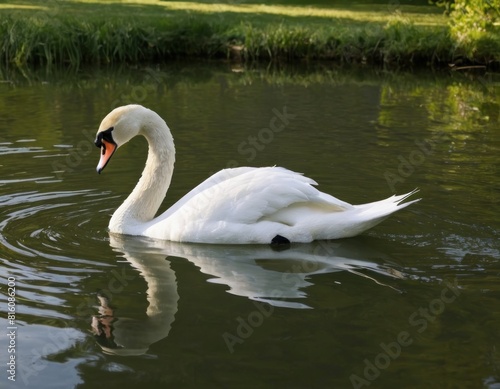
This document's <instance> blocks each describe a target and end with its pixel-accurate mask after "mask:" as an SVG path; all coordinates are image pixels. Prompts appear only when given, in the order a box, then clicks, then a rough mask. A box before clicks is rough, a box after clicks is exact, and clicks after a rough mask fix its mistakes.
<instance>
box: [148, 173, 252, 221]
mask: <svg viewBox="0 0 500 389" xmlns="http://www.w3.org/2000/svg"><path fill="white" fill-rule="evenodd" d="M254 169H257V168H253V167H239V168H234V169H223V170H221V171H219V172H217V173H215V174H213V175H212V176H210V177H209V178H207V179H206V180H205V181H203V182H202V183H201V184H199V185H198V186H196V187H195V188H193V189H192V190H191V191H189V193H187V194H186V195H184V196H183V197H182V198H181V199H179V200H178V201H177V202H176V203H175V204H174V205H172V206H171V207H170V208H169V209H167V210H166V211H165V212H164V213H162V214H161V215H160V216H158V217H157V218H156V220H157V221H161V220H162V219H166V218H167V217H169V216H170V215H172V214H173V213H175V212H176V211H177V210H179V209H180V208H181V207H183V206H184V205H185V204H186V203H188V202H189V201H190V200H191V199H193V198H194V197H196V196H197V195H198V194H200V193H205V194H206V193H209V192H210V188H212V187H214V186H216V185H218V184H220V183H222V182H223V181H226V180H230V179H232V178H234V177H237V176H239V175H242V174H245V173H247V172H249V171H251V170H254ZM201 197H202V198H203V197H206V196H201ZM196 201H200V200H199V199H198V200H196Z"/></svg>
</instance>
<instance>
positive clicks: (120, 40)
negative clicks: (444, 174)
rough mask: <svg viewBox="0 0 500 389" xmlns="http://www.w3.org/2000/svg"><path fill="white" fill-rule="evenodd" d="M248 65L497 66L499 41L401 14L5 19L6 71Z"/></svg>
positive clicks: (0, 23)
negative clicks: (234, 60)
mask: <svg viewBox="0 0 500 389" xmlns="http://www.w3.org/2000/svg"><path fill="white" fill-rule="evenodd" d="M234 47H238V48H239V52H240V53H242V54H243V55H240V56H238V58H240V59H241V60H244V61H255V60H262V59H266V60H269V59H280V60H285V61H295V60H314V59H329V60H338V61H342V62H362V63H381V64H388V65H399V66H400V65H409V64H419V65H422V64H423V65H442V64H446V65H448V64H449V63H450V62H453V61H455V60H456V59H457V58H460V59H461V60H465V61H479V62H482V63H485V62H490V61H496V62H497V63H498V62H500V39H497V40H489V41H487V42H485V43H484V44H483V45H482V46H481V45H480V44H477V42H475V46H474V47H475V49H474V50H473V51H471V50H470V49H469V48H468V47H467V46H465V45H464V44H460V43H457V42H456V41H454V38H453V36H452V34H450V32H449V29H448V27H446V26H444V25H441V26H439V25H438V26H423V25H416V24H414V23H413V22H412V20H411V19H408V18H404V17H402V16H396V17H390V18H389V19H388V21H386V22H385V23H378V22H377V23H365V24H361V23H352V24H349V23H336V22H335V20H332V21H331V23H329V24H325V25H321V26H317V25H313V26H308V25H307V24H304V23H302V24H298V25H290V24H285V23H283V22H279V23H277V24H276V23H265V24H262V23H258V24H256V23H252V22H239V23H236V24H235V23H231V22H230V20H228V19H224V18H221V17H217V16H213V17H205V18H199V17H196V16H189V15H187V16H182V17H176V18H165V17H162V18H139V17H138V18H132V17H120V18H109V17H108V18H106V17H99V16H94V15H85V16H84V17H80V18H78V17H76V16H71V15H69V16H66V15H61V14H59V15H57V16H56V17H54V18H52V19H50V20H49V19H40V20H37V19H35V18H20V17H13V16H10V17H9V16H7V17H3V18H2V19H1V20H0V61H1V62H2V63H3V64H4V65H8V64H16V65H19V66H23V65H53V64H62V65H64V64H70V65H73V66H79V65H80V64H85V63H138V62H146V61H163V60H167V59H171V58H178V57H182V58H185V57H197V58H200V57H201V58H214V57H229V56H230V55H231V53H234V50H233V48H234Z"/></svg>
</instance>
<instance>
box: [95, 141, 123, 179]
mask: <svg viewBox="0 0 500 389" xmlns="http://www.w3.org/2000/svg"><path fill="white" fill-rule="evenodd" d="M117 148H118V146H117V145H116V143H112V142H108V141H107V140H105V139H102V140H101V158H100V159H99V163H98V164H97V169H96V170H97V173H99V174H101V172H102V171H103V170H104V168H105V167H106V165H107V164H108V162H109V160H110V159H111V157H112V156H113V154H114V152H115V150H116V149H117Z"/></svg>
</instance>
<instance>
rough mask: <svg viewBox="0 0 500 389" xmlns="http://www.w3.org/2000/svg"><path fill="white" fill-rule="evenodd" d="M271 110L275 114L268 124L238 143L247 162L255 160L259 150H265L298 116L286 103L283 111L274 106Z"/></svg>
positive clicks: (240, 152) (239, 151)
mask: <svg viewBox="0 0 500 389" xmlns="http://www.w3.org/2000/svg"><path fill="white" fill-rule="evenodd" d="M271 112H272V113H273V114H274V115H273V116H272V117H271V119H270V120H269V124H268V126H267V127H264V128H261V129H260V130H259V132H258V133H257V134H256V135H250V136H248V138H247V139H246V140H244V141H242V142H241V143H240V144H239V145H238V153H239V154H240V155H241V156H244V157H245V160H246V161H247V162H251V161H253V160H254V159H255V157H256V156H257V154H258V153H259V152H261V151H264V150H265V148H266V146H267V145H269V144H270V143H271V142H272V141H274V138H275V136H276V134H278V133H280V132H282V131H284V130H285V128H286V127H287V126H288V125H289V124H290V121H291V120H293V119H295V118H296V117H297V115H296V114H291V113H289V112H288V107H287V106H286V105H285V106H283V108H282V109H281V111H279V110H278V109H277V108H273V109H272V110H271ZM234 162H236V161H234Z"/></svg>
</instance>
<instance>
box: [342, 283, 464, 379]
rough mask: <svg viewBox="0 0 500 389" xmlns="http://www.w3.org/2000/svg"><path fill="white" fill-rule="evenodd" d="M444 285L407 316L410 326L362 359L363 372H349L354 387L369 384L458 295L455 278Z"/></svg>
mask: <svg viewBox="0 0 500 389" xmlns="http://www.w3.org/2000/svg"><path fill="white" fill-rule="evenodd" d="M445 285H446V286H445V288H443V289H442V290H441V294H440V295H439V297H436V298H435V299H434V300H432V301H431V302H429V304H428V306H426V307H420V308H418V309H417V310H416V311H414V312H413V313H412V314H411V315H410V316H409V317H408V325H409V326H410V327H409V328H408V329H407V330H403V331H400V332H399V333H398V334H397V335H396V336H395V337H394V339H393V340H392V341H390V342H388V343H384V342H382V343H380V350H381V351H380V352H379V353H378V354H377V355H376V356H375V357H374V358H373V359H368V358H365V359H364V361H363V363H364V369H363V374H361V375H359V374H351V375H350V377H349V380H350V382H351V385H352V387H353V388H354V389H359V388H362V387H364V386H370V385H371V384H372V382H373V381H375V380H376V379H377V378H378V377H380V375H381V374H382V372H383V371H384V370H386V369H388V368H389V367H390V366H391V363H392V361H394V360H396V359H398V358H399V357H400V356H401V354H402V353H403V351H404V349H405V348H407V347H409V346H411V345H412V344H413V343H414V341H415V339H413V337H412V333H413V332H416V334H421V333H423V332H424V331H425V330H426V329H427V328H428V327H429V323H431V324H432V323H433V322H434V321H435V320H436V318H437V317H438V316H439V315H441V314H442V313H443V312H444V311H445V309H446V306H447V305H449V304H451V303H453V302H454V301H455V300H456V298H457V297H458V296H460V289H459V286H458V284H457V279H455V280H454V281H453V283H450V282H445Z"/></svg>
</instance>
